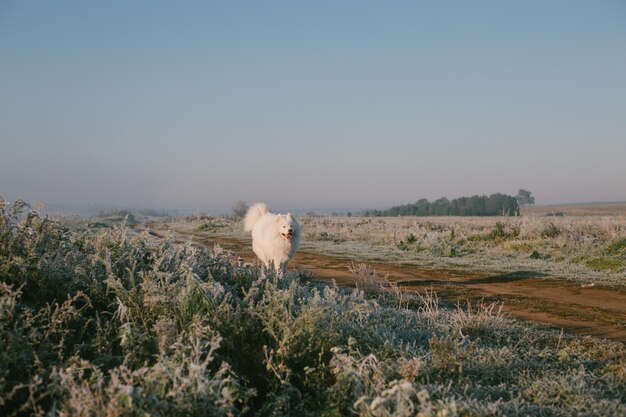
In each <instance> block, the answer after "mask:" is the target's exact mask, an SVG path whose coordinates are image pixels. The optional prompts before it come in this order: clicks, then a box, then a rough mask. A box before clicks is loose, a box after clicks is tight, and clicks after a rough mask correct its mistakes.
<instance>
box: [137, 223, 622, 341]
mask: <svg viewBox="0 0 626 417" xmlns="http://www.w3.org/2000/svg"><path fill="white" fill-rule="evenodd" d="M154 226H156V225H150V227H151V228H152V231H153V234H157V235H159V236H165V235H167V233H170V232H172V233H175V237H176V239H177V240H179V241H188V240H189V239H191V240H192V242H193V243H194V244H198V245H202V246H205V247H209V248H212V247H213V246H214V245H215V244H219V245H221V246H222V247H223V248H224V249H227V250H231V251H233V252H234V253H237V254H238V255H239V256H240V257H241V258H242V259H243V260H244V261H245V262H249V263H256V262H257V260H256V257H255V256H254V254H253V253H252V250H251V245H250V240H249V239H246V240H239V239H235V238H230V237H228V238H227V237H216V236H207V235H204V234H202V233H198V232H194V231H193V230H191V229H188V228H176V229H165V230H164V229H161V230H159V231H158V232H154V231H155V229H154V228H153V227H154ZM352 263H354V264H359V263H366V264H367V265H368V266H369V267H370V268H372V269H374V270H375V271H376V273H377V274H379V275H380V276H386V277H387V279H389V281H391V282H394V283H396V284H397V285H398V286H399V287H400V288H401V289H402V290H403V291H414V292H418V293H425V292H426V291H433V290H434V291H435V292H436V293H437V295H438V297H439V299H441V300H442V301H444V302H446V303H450V304H454V303H461V304H465V303H466V302H470V303H472V304H476V303H479V302H488V303H491V302H497V303H503V311H504V312H506V313H507V314H509V315H511V316H513V317H516V318H519V319H523V320H528V321H533V322H538V323H543V324H547V325H550V326H552V327H556V328H560V329H564V330H567V331H570V332H574V333H578V334H582V335H591V336H596V337H600V338H607V339H612V340H617V341H620V342H623V343H626V293H624V292H619V291H616V290H611V289H602V288H594V287H592V288H581V287H580V286H579V285H576V284H573V283H571V282H568V281H566V280H563V279H557V278H542V277H540V276H537V274H533V273H531V272H526V271H520V272H514V273H509V274H493V275H486V274H475V273H469V274H466V273H458V272H454V271H448V270H436V269H424V268H420V267H419V266H415V265H406V264H395V263H384V262H370V261H362V260H357V259H346V258H339V257H332V256H328V255H322V254H319V253H314V252H311V251H306V250H300V251H298V253H297V254H296V256H295V258H294V259H293V261H292V262H291V263H290V264H289V268H290V269H293V268H300V269H307V270H309V271H310V272H311V273H312V274H313V275H314V276H315V277H316V279H317V280H318V281H320V282H326V283H328V282H332V281H333V280H334V281H335V282H336V283H337V284H338V285H340V286H349V287H354V285H355V282H354V278H353V276H352V273H351V272H350V270H349V269H348V267H349V265H351V264H352Z"/></svg>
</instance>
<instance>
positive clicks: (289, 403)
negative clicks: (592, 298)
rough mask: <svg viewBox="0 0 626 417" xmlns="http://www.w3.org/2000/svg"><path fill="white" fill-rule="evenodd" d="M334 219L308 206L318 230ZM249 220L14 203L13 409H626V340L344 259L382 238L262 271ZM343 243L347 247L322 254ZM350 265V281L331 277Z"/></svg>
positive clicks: (282, 412)
mask: <svg viewBox="0 0 626 417" xmlns="http://www.w3.org/2000/svg"><path fill="white" fill-rule="evenodd" d="M325 220H328V219H312V220H310V221H311V223H308V224H307V221H305V219H303V224H304V225H305V227H304V229H305V230H307V231H309V232H311V233H317V232H316V230H317V229H315V228H314V227H312V225H315V224H317V223H315V222H324V221H325ZM353 220H354V221H357V222H358V221H360V220H359V219H353ZM353 220H350V222H352V221H353ZM90 224H91V226H90ZM319 224H320V226H319V227H320V228H322V226H323V230H325V231H326V233H329V231H330V230H331V229H330V228H328V227H327V226H324V225H323V223H319ZM146 226H148V227H147V228H146ZM238 227H239V224H238V223H237V222H234V221H231V220H226V219H221V218H206V219H200V220H199V221H196V220H191V221H188V220H184V219H183V220H180V219H179V220H176V221H171V220H169V221H165V222H163V221H160V222H154V223H150V224H145V223H144V224H141V223H139V224H137V225H135V226H133V228H130V227H128V226H127V225H125V224H124V223H123V222H122V223H113V224H105V223H102V222H80V221H78V222H77V221H75V220H74V221H71V222H70V221H66V220H65V219H60V220H53V219H47V218H44V217H41V216H40V215H38V214H37V213H36V212H33V211H31V210H30V209H29V208H28V207H27V206H23V205H21V206H20V205H19V204H18V205H14V206H13V207H12V208H11V210H10V211H8V212H7V211H4V210H2V211H0V414H1V415H7V416H11V415H36V416H44V415H61V416H73V415H85V416H87V415H90V416H113V415H115V416H131V415H132V416H136V415H155V416H196V415H198V416H200V415H211V416H343V415H358V416H413V415H418V416H433V417H434V416H510V415H528V416H548V415H549V416H571V415H578V416H599V415H601V416H622V415H625V414H626V346H625V345H624V344H623V343H620V342H616V341H611V340H603V339H599V338H594V337H589V336H587V337H582V336H579V335H573V334H569V333H568V332H561V331H558V330H552V329H549V328H546V327H543V326H538V325H534V324H531V323H528V322H525V321H518V320H513V319H511V318H509V317H507V315H506V314H503V312H502V310H501V304H500V303H498V302H492V301H491V300H484V301H483V302H475V303H470V304H460V305H458V306H450V305H447V303H442V302H441V300H440V298H439V297H438V296H437V294H436V293H434V292H432V291H425V292H424V291H422V292H421V293H418V292H416V291H413V288H411V286H413V285H416V286H418V285H417V284H418V283H416V282H415V281H416V280H417V281H419V279H421V278H426V277H428V278H429V279H430V280H431V283H430V285H431V286H433V287H436V286H438V285H440V284H441V286H442V287H444V286H445V285H443V282H444V281H446V280H447V281H450V280H453V279H456V280H457V281H459V282H461V280H462V279H464V278H463V277H464V276H465V275H459V274H457V273H455V272H454V271H449V270H446V269H436V268H421V267H420V268H414V269H413V270H410V269H407V267H406V264H402V263H400V262H397V261H389V260H387V261H385V262H384V263H382V262H381V263H374V262H373V261H372V263H369V264H368V265H373V266H374V267H375V268H376V269H377V270H378V269H380V270H381V271H383V270H384V268H385V267H386V268H389V271H390V278H391V275H392V273H398V274H400V273H402V274H405V276H406V277H410V278H411V279H413V278H415V279H413V281H411V280H408V281H406V282H404V283H403V282H401V281H398V280H396V282H394V281H392V280H391V279H387V278H385V276H384V275H382V274H379V273H378V272H375V271H374V270H373V269H372V268H371V267H370V266H367V265H362V264H360V263H357V264H354V265H353V267H352V268H351V270H348V271H347V272H346V270H343V269H342V268H340V267H339V265H340V264H344V263H345V261H346V260H347V258H346V257H343V258H342V257H341V256H340V252H341V251H347V250H348V249H350V250H352V251H355V250H356V249H359V250H362V251H363V253H366V254H368V253H370V252H369V251H371V252H373V251H374V249H372V248H370V246H371V243H368V239H367V238H363V239H362V240H356V239H355V240H354V241H348V240H346V241H343V242H342V241H337V242H335V241H333V240H330V239H331V238H329V236H328V235H323V236H322V235H320V236H321V237H320V240H319V241H316V240H313V239H311V238H310V237H309V238H306V239H307V241H306V245H305V246H306V247H305V248H303V251H302V252H301V253H300V254H299V255H298V256H299V258H298V259H297V260H296V262H294V267H296V268H294V269H293V272H291V273H289V274H288V275H287V276H286V277H285V278H283V279H277V278H276V277H274V276H272V275H270V276H267V277H263V276H260V275H259V270H258V268H256V267H255V266H254V265H251V264H250V263H249V262H246V261H252V258H251V257H250V253H249V249H247V247H248V243H249V242H247V241H245V240H242V239H243V238H245V236H242V235H241V234H240V232H239V231H238V230H239V229H238ZM338 227H339V226H338ZM342 227H344V226H342ZM490 230H491V229H490V227H486V228H485V229H484V230H483V232H484V233H485V234H487V235H488V234H489V233H491V232H490ZM506 230H508V229H506V228H505V231H506ZM336 232H337V230H334V233H336ZM305 233H306V232H305ZM346 233H347V232H346ZM380 234H381V235H384V233H382V232H381V233H380ZM346 235H347V234H346ZM237 236H238V237H237ZM333 236H334V235H333ZM401 236H404V233H402V235H401ZM403 240H404V239H403ZM216 242H218V243H221V244H220V245H215V243H216ZM405 243H407V244H409V245H413V244H414V243H415V242H408V241H407V242H405ZM603 244H604V243H603ZM326 245H330V246H332V245H337V246H341V245H343V248H342V249H341V250H338V251H336V252H335V253H331V254H330V255H332V256H329V255H324V256H323V255H321V254H320V253H318V252H314V251H312V249H316V250H322V249H324V248H326V247H327V246H326ZM378 245H379V247H385V246H384V245H383V244H378ZM394 245H395V246H396V250H397V251H398V256H400V255H401V254H405V255H406V252H407V251H406V250H405V249H404V247H402V248H398V247H397V245H398V243H397V242H396V243H395V244H391V243H390V244H388V245H387V246H388V247H389V248H392V247H393V246H394ZM227 246H228V247H230V248H232V249H233V251H230V250H227ZM400 246H403V245H400ZM355 248H356V249H355ZM368 248H369V249H368ZM593 250H595V249H593ZM355 258H356V257H355ZM358 258H359V259H360V258H363V259H365V258H364V257H358ZM359 259H355V261H356V262H358V261H359ZM316 262H317V264H316ZM321 263H326V264H321ZM306 265H313V267H312V268H311V270H309V271H306V270H304V269H302V267H304V266H306ZM479 266H480V265H479ZM297 267H301V268H297ZM394 268H397V269H394ZM340 269H341V270H342V274H343V275H342V276H343V281H342V282H341V283H342V284H345V287H340V286H337V285H333V284H329V283H327V280H328V278H334V276H332V275H330V276H324V275H323V274H325V273H329V274H334V273H335V272H333V271H339V270H340ZM418 269H419V270H420V271H422V272H424V273H426V272H428V273H429V275H428V276H420V275H419V274H415V273H414V272H413V271H416V270H418ZM318 273H319V275H318ZM385 273H386V271H385ZM482 279H483V280H484V277H483V278H482ZM514 281H515V280H513V281H512V282H514ZM606 281H607V283H611V282H612V281H611V279H607V280H606ZM563 282H565V283H569V284H571V285H574V283H576V285H577V286H578V287H579V282H580V281H576V280H574V281H562V282H561V283H563ZM504 283H506V282H504ZM485 284H489V282H485ZM350 285H351V286H352V287H350ZM607 285H608V284H607ZM354 287H356V288H354ZM607 288H613V287H607ZM593 290H597V289H596V288H593ZM602 291H603V290H602ZM616 293H617V294H621V293H620V292H619V291H617V290H616ZM582 296H583V297H582V298H584V296H585V293H583V294H582Z"/></svg>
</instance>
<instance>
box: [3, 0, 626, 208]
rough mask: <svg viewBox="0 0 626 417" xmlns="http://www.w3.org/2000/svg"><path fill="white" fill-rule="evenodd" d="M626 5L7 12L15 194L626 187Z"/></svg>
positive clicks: (7, 100)
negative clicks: (625, 161)
mask: <svg viewBox="0 0 626 417" xmlns="http://www.w3.org/2000/svg"><path fill="white" fill-rule="evenodd" d="M625 23H626V5H625V4H624V3H623V2H619V1H594V2H590V1H551V2H543V1H527V2H487V1H484V2H480V1H479V2H456V3H453V2H434V1H433V2H421V1H420V2H408V1H407V2H361V1H353V2H307V3H304V2H184V3H181V2H169V3H162V2H158V3H154V2H122V1H112V2H65V1H56V2H19V1H4V2H2V3H1V4H0V86H1V89H0V195H1V196H3V197H5V198H6V199H8V200H9V201H13V200H15V199H17V198H22V199H25V200H28V201H44V202H47V203H49V204H66V205H70V206H86V205H115V206H125V207H138V206H141V207H155V208H178V209H196V208H202V209H208V210H225V209H228V208H230V207H232V206H233V205H234V203H235V202H236V201H238V200H246V201H248V202H253V201H257V200H261V201H266V202H268V203H269V204H270V205H272V206H274V207H290V208H315V207H363V208H369V207H388V206H392V205H396V204H401V203H407V202H415V201H416V200H417V199H419V198H428V199H436V198H439V197H441V196H447V197H450V198H454V197H458V196H462V195H473V194H492V193H495V192H503V193H507V194H512V195H514V194H515V193H516V192H517V190H518V189H519V188H525V189H528V190H530V191H532V193H533V195H534V196H535V197H536V201H537V203H539V204H545V203H559V202H573V201H577V202H580V201H623V200H626V163H624V158H625V156H626V117H625V115H626V49H625V48H624V45H626V24H625Z"/></svg>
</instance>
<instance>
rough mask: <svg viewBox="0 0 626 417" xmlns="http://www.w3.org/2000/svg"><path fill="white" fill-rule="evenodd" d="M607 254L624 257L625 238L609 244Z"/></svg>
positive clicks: (625, 253)
mask: <svg viewBox="0 0 626 417" xmlns="http://www.w3.org/2000/svg"><path fill="white" fill-rule="evenodd" d="M607 253H608V254H610V255H626V237H625V238H623V239H618V240H616V241H615V242H613V243H611V244H610V245H609V246H608V247H607Z"/></svg>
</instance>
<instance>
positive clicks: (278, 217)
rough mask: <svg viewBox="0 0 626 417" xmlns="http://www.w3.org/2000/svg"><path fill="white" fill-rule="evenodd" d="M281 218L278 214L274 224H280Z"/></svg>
mask: <svg viewBox="0 0 626 417" xmlns="http://www.w3.org/2000/svg"><path fill="white" fill-rule="evenodd" d="M281 217H282V216H281V215H280V214H279V215H278V216H276V218H275V219H274V222H276V223H278V222H280V218H281Z"/></svg>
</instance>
